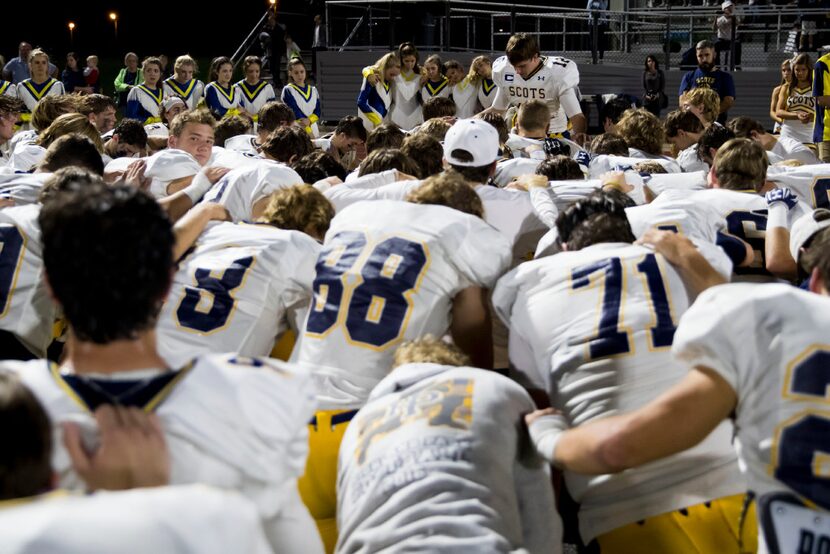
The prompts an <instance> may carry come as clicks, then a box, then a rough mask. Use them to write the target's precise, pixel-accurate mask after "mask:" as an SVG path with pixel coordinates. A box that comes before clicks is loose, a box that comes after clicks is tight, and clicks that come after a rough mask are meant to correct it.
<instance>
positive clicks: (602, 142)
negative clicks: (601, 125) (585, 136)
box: [589, 133, 628, 156]
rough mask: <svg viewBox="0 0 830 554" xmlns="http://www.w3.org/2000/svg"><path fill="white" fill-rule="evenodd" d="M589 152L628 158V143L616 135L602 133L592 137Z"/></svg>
mask: <svg viewBox="0 0 830 554" xmlns="http://www.w3.org/2000/svg"><path fill="white" fill-rule="evenodd" d="M589 150H590V151H591V152H592V153H594V154H608V155H613V156H628V143H627V142H626V141H625V139H624V138H622V137H621V136H620V135H618V134H616V133H602V134H601V135H597V136H595V137H594V139H593V140H592V141H591V146H590V147H589Z"/></svg>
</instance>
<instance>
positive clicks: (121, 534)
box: [0, 485, 271, 554]
mask: <svg viewBox="0 0 830 554" xmlns="http://www.w3.org/2000/svg"><path fill="white" fill-rule="evenodd" d="M7 503H8V506H4V505H3V504H2V503H0V536H2V537H3V552H4V553H5V554H42V553H45V552H60V553H61V554H111V553H113V552H119V553H121V554H145V553H147V552H159V553H161V552H168V553H171V554H172V553H184V552H200V553H203V554H226V553H228V552H248V553H250V554H269V553H270V552H271V549H270V547H269V546H268V542H267V540H266V539H265V535H264V534H263V532H262V525H261V523H260V520H259V517H258V516H257V512H256V509H255V508H254V506H253V504H251V503H250V502H249V501H247V500H246V499H245V498H243V497H242V496H240V495H239V494H237V493H234V492H230V491H223V490H220V489H215V488H212V487H205V486H202V485H188V486H176V487H154V488H144V489H133V490H127V491H118V492H103V491H102V492H98V493H96V494H93V495H75V494H67V493H65V492H53V493H50V494H45V495H42V496H37V497H34V498H28V499H25V500H17V501H14V500H12V501H8V502H7ZM171 522H175V523H171ZM219 522H221V524H217V523H219Z"/></svg>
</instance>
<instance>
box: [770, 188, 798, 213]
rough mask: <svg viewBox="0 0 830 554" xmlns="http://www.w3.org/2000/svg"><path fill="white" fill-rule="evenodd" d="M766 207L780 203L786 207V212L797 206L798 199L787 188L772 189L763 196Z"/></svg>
mask: <svg viewBox="0 0 830 554" xmlns="http://www.w3.org/2000/svg"><path fill="white" fill-rule="evenodd" d="M765 198H766V200H767V206H772V205H773V204H775V203H777V202H780V203H782V204H784V205H785V206H787V209H788V210H792V209H793V208H795V207H796V205H797V204H798V198H797V197H796V196H795V194H793V191H792V190H790V189H789V188H787V187H783V188H780V189H773V190H771V191H769V192H767V194H766V195H765Z"/></svg>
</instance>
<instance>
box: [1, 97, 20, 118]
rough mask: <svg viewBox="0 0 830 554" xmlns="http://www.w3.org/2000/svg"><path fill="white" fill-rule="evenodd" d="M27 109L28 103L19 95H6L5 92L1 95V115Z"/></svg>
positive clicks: (17, 112)
mask: <svg viewBox="0 0 830 554" xmlns="http://www.w3.org/2000/svg"><path fill="white" fill-rule="evenodd" d="M25 111H26V104H24V103H23V100H21V99H19V98H17V97H14V98H13V97H11V96H6V95H5V94H2V95H0V115H6V114H11V113H16V114H19V113H23V112H25Z"/></svg>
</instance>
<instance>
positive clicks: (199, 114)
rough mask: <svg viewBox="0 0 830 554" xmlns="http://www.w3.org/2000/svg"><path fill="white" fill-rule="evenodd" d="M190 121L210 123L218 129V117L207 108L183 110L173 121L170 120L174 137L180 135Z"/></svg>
mask: <svg viewBox="0 0 830 554" xmlns="http://www.w3.org/2000/svg"><path fill="white" fill-rule="evenodd" d="M188 123H196V124H199V125H210V128H211V129H216V118H215V117H213V116H212V115H211V114H210V112H209V111H207V110H201V109H197V110H189V111H186V112H182V113H180V114H179V115H177V116H176V117H174V118H173V121H171V122H170V134H171V135H173V136H174V137H180V136H181V135H182V131H184V127H185V125H187V124H188Z"/></svg>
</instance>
